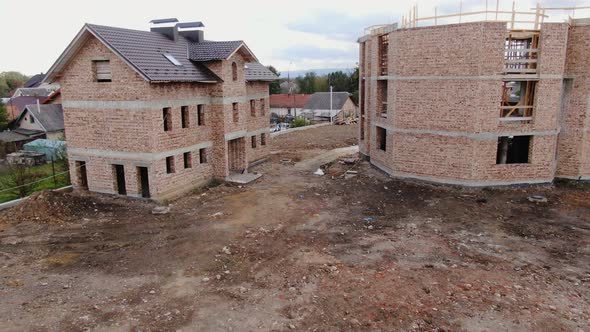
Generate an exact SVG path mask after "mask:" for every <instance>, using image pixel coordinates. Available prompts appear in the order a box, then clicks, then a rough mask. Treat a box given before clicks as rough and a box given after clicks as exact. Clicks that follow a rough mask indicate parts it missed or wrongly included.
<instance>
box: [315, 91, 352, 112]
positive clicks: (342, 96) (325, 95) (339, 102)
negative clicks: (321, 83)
mask: <svg viewBox="0 0 590 332" xmlns="http://www.w3.org/2000/svg"><path fill="white" fill-rule="evenodd" d="M348 98H350V94H349V93H348V92H333V93H332V109H333V110H340V109H342V107H343V106H344V103H346V101H347V100H348ZM304 109H308V110H329V109H330V93H329V92H316V93H314V94H313V95H311V97H310V98H309V100H308V101H307V103H306V104H305V107H304Z"/></svg>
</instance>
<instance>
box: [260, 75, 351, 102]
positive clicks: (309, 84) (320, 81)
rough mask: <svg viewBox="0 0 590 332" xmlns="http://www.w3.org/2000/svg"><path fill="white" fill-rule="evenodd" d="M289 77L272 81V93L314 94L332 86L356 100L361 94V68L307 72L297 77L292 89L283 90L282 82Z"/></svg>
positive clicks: (327, 90) (327, 89) (325, 90)
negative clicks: (321, 73)
mask: <svg viewBox="0 0 590 332" xmlns="http://www.w3.org/2000/svg"><path fill="white" fill-rule="evenodd" d="M269 69H270V70H271V71H273V72H274V73H275V74H277V75H278V74H279V73H278V72H277V71H276V69H275V68H274V67H272V66H271V67H269ZM286 81H287V79H284V78H283V79H280V80H277V81H274V82H272V83H271V86H270V94H278V93H289V92H290V93H305V94H313V93H316V92H329V91H330V86H332V89H333V91H339V92H340V91H346V92H348V93H350V94H351V95H352V99H353V100H354V102H355V103H356V102H358V95H359V87H358V84H359V69H358V67H357V68H355V69H354V70H353V71H352V72H350V73H347V72H344V71H341V70H340V71H335V72H332V73H329V74H327V75H318V74H316V73H315V72H309V73H306V74H305V75H304V76H299V77H296V78H295V79H294V80H293V81H294V83H295V84H294V85H293V88H294V89H291V91H286V90H288V89H283V91H282V90H281V83H283V82H286Z"/></svg>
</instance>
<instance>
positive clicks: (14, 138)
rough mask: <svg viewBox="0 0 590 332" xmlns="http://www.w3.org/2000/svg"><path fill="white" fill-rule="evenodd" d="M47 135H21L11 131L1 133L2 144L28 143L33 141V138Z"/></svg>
mask: <svg viewBox="0 0 590 332" xmlns="http://www.w3.org/2000/svg"><path fill="white" fill-rule="evenodd" d="M44 134H45V133H43V132H36V133H34V134H32V135H26V134H19V133H18V132H15V131H14V130H13V131H10V130H5V131H3V132H0V141H2V142H19V141H27V140H30V139H32V138H33V137H36V136H42V135H44Z"/></svg>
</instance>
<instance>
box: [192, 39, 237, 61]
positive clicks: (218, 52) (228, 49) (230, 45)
mask: <svg viewBox="0 0 590 332" xmlns="http://www.w3.org/2000/svg"><path fill="white" fill-rule="evenodd" d="M242 45H244V42H243V41H241V40H234V41H209V40H206V41H204V42H201V43H190V44H189V49H188V50H189V51H188V56H189V58H190V59H191V60H193V61H211V60H224V59H227V58H228V57H229V56H230V55H232V53H234V52H235V51H236V50H237V49H238V48H239V47H240V46H242Z"/></svg>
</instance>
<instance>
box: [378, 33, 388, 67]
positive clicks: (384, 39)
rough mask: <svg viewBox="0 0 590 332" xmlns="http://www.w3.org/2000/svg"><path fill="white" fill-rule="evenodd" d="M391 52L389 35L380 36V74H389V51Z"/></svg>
mask: <svg viewBox="0 0 590 332" xmlns="http://www.w3.org/2000/svg"><path fill="white" fill-rule="evenodd" d="M388 52H389V35H387V34H385V35H381V36H379V75H381V76H384V75H387V73H388V72H387V62H388V61H387V53H388Z"/></svg>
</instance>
